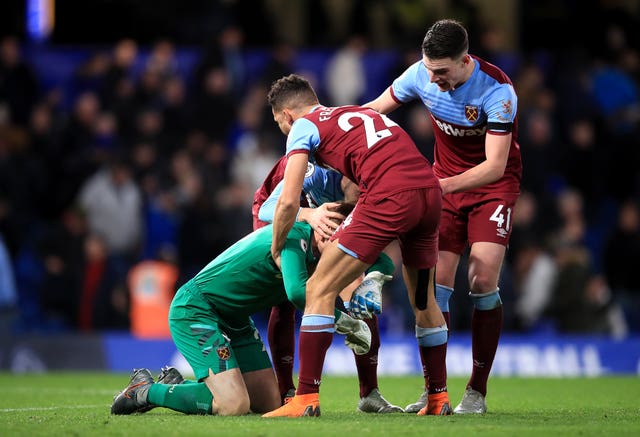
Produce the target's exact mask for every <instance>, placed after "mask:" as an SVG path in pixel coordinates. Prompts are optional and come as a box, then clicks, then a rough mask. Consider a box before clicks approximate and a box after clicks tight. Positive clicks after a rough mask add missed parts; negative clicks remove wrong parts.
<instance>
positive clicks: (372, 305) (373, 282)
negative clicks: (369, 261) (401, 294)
mask: <svg viewBox="0 0 640 437" xmlns="http://www.w3.org/2000/svg"><path fill="white" fill-rule="evenodd" d="M392 278H393V276H391V275H385V274H384V273H381V272H369V273H367V275H366V276H365V277H364V280H363V281H362V283H361V284H360V285H358V287H357V288H356V289H355V290H354V291H353V294H352V295H351V299H350V301H349V313H350V314H351V315H352V316H353V317H355V318H356V319H369V318H371V317H373V315H374V314H380V313H381V312H382V286H383V285H384V283H385V282H387V281H390V280H391V279H392Z"/></svg>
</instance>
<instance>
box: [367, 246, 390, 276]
mask: <svg viewBox="0 0 640 437" xmlns="http://www.w3.org/2000/svg"><path fill="white" fill-rule="evenodd" d="M395 269H396V266H395V264H393V260H392V259H391V258H389V255H387V254H386V253H384V252H380V255H379V256H378V259H376V261H375V262H374V263H373V264H372V265H371V267H369V268H368V269H367V273H369V272H382V273H384V274H385V275H393V272H394V271H395Z"/></svg>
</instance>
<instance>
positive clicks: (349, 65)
mask: <svg viewBox="0 0 640 437" xmlns="http://www.w3.org/2000/svg"><path fill="white" fill-rule="evenodd" d="M366 50H367V42H366V40H365V38H364V37H362V36H360V35H353V36H351V37H349V39H348V40H347V42H346V43H345V44H344V45H343V46H342V47H340V48H339V49H338V50H337V51H336V52H335V53H334V54H333V56H332V57H331V59H329V61H328V65H327V67H326V70H325V85H326V86H325V89H326V94H327V97H328V99H329V103H330V105H331V106H342V105H357V104H360V103H363V102H362V97H363V95H364V93H365V91H366V90H367V76H366V74H365V70H364V64H363V60H362V58H363V56H364V54H365V52H366Z"/></svg>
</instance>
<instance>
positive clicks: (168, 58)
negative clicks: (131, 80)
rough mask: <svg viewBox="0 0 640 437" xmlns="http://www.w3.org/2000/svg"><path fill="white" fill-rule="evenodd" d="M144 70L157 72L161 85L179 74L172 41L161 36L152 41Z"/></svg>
mask: <svg viewBox="0 0 640 437" xmlns="http://www.w3.org/2000/svg"><path fill="white" fill-rule="evenodd" d="M145 71H147V72H153V73H155V74H157V75H158V76H159V78H160V82H161V85H162V84H164V82H165V81H167V80H169V79H171V78H172V77H175V76H178V75H179V74H180V69H179V65H178V60H177V59H176V47H175V45H174V44H173V42H172V41H170V40H169V39H166V38H161V39H159V40H158V41H156V42H155V43H153V46H152V47H151V52H150V53H149V57H148V58H147V61H146V64H145Z"/></svg>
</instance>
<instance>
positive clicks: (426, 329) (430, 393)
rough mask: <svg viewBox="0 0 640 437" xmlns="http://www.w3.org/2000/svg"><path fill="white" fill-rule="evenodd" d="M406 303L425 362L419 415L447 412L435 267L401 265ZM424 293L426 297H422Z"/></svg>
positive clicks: (444, 350)
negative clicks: (412, 313)
mask: <svg viewBox="0 0 640 437" xmlns="http://www.w3.org/2000/svg"><path fill="white" fill-rule="evenodd" d="M403 277H404V280H405V284H406V286H407V292H408V297H409V302H410V303H411V307H412V308H413V310H414V313H415V316H416V338H417V340H418V347H419V349H420V358H421V360H422V362H423V363H424V368H425V369H426V372H425V384H426V386H427V396H426V398H427V399H426V405H425V406H424V407H423V408H421V409H420V410H419V411H418V412H417V414H418V415H427V414H428V415H449V414H451V404H450V403H449V395H448V392H447V367H446V357H447V337H448V336H447V325H446V323H445V320H444V317H443V316H442V312H441V311H440V308H439V307H438V305H437V302H436V296H435V267H434V268H431V269H427V270H425V269H416V268H414V267H409V266H403ZM424 294H426V296H422V295H424Z"/></svg>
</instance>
